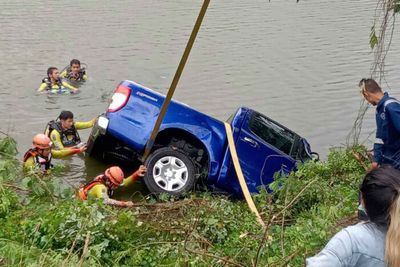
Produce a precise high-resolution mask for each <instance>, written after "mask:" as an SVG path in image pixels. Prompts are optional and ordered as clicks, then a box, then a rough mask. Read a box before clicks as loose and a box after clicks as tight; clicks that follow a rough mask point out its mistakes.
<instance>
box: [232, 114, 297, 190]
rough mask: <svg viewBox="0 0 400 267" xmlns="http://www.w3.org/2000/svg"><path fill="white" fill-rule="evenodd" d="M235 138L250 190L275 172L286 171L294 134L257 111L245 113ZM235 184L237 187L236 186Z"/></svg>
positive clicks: (291, 164)
mask: <svg viewBox="0 0 400 267" xmlns="http://www.w3.org/2000/svg"><path fill="white" fill-rule="evenodd" d="M247 116H248V117H247V118H246V120H245V122H244V123H243V124H242V128H241V130H240V133H239V136H238V138H237V139H236V149H237V153H238V157H239V161H240V165H241V167H242V171H243V175H244V177H245V178H246V182H247V185H248V187H249V190H250V192H258V190H257V187H258V186H260V185H265V186H267V185H268V184H269V183H271V182H272V181H273V178H274V174H275V173H276V172H284V173H289V172H290V171H291V170H292V169H293V168H294V166H295V163H296V161H295V159H293V158H292V157H290V156H289V155H290V154H291V150H292V148H293V144H294V140H295V138H296V134H295V133H293V132H291V131H290V130H289V129H287V128H285V127H283V126H281V125H279V124H278V123H276V122H274V121H272V120H271V119H269V118H267V117H266V116H264V115H262V114H260V113H257V112H248V115H247ZM235 187H236V186H235Z"/></svg>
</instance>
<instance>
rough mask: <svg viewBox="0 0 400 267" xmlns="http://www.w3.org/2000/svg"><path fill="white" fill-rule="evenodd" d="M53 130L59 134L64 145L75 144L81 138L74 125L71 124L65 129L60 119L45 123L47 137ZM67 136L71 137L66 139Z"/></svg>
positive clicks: (70, 145)
mask: <svg viewBox="0 0 400 267" xmlns="http://www.w3.org/2000/svg"><path fill="white" fill-rule="evenodd" d="M53 130H56V131H57V132H58V133H59V134H60V138H61V142H62V143H63V145H64V147H72V146H76V145H77V144H79V143H80V142H81V138H80V136H79V134H78V131H77V130H76V128H75V125H72V127H71V128H69V129H67V130H64V129H63V128H62V127H61V123H60V121H55V120H51V121H49V122H48V123H47V127H46V131H48V136H49V137H50V135H51V132H52V131H53ZM46 131H45V132H46ZM68 136H72V139H68ZM50 138H51V137H50Z"/></svg>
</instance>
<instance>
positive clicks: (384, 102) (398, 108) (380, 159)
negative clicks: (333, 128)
mask: <svg viewBox="0 0 400 267" xmlns="http://www.w3.org/2000/svg"><path fill="white" fill-rule="evenodd" d="M359 87H360V92H361V94H362V95H363V96H364V98H365V100H367V101H368V103H370V104H372V105H373V106H376V112H375V119H376V126H377V129H376V139H375V143H374V158H373V162H372V165H371V169H375V168H378V167H379V166H380V165H382V164H390V165H392V166H393V167H395V168H396V169H400V102H399V101H398V100H397V99H395V98H393V97H390V96H389V94H388V93H387V92H383V91H382V89H381V87H380V86H379V85H378V83H377V82H376V81H374V80H373V79H362V80H361V81H360V83H359Z"/></svg>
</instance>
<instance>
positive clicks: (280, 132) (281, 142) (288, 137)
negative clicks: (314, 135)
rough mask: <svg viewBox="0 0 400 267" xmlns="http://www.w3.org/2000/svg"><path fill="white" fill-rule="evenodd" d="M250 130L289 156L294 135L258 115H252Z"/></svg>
mask: <svg viewBox="0 0 400 267" xmlns="http://www.w3.org/2000/svg"><path fill="white" fill-rule="evenodd" d="M249 128H250V130H251V131H252V132H253V133H254V134H256V135H257V136H258V137H260V138H261V139H263V140H264V141H265V142H267V143H268V144H270V145H272V146H274V147H276V148H277V149H279V150H280V151H282V152H283V153H286V154H287V155H290V152H291V149H292V146H293V143H294V140H295V138H296V135H295V133H293V132H291V131H290V130H288V129H286V128H284V127H283V126H280V125H279V124H277V123H275V122H274V121H272V120H271V119H268V118H267V117H265V116H264V115H262V114H260V113H254V114H253V116H252V118H251V120H250V124H249Z"/></svg>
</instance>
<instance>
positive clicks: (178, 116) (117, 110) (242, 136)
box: [87, 80, 316, 197]
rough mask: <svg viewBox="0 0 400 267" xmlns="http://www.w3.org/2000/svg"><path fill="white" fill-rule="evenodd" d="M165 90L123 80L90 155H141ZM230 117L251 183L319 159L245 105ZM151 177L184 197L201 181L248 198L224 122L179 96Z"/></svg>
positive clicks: (155, 151)
mask: <svg viewBox="0 0 400 267" xmlns="http://www.w3.org/2000/svg"><path fill="white" fill-rule="evenodd" d="M164 99H165V96H164V95H161V94H160V93H157V92H155V91H153V90H151V89H149V88H146V87H144V86H142V85H140V84H138V83H135V82H132V81H128V80H126V81H123V82H121V83H120V84H119V85H118V86H117V88H116V89H115V91H114V94H113V96H112V101H111V103H110V105H109V106H108V108H107V110H106V112H105V113H104V114H103V115H101V116H100V117H99V118H98V120H97V122H96V124H95V126H94V127H93V129H92V132H91V134H90V136H89V140H88V149H87V152H88V153H89V155H91V156H96V157H98V158H101V159H106V158H110V157H111V159H112V160H114V159H122V160H124V159H125V160H133V161H135V160H136V161H137V160H140V159H141V155H142V154H143V152H144V148H145V146H146V143H147V142H148V140H149V137H150V134H151V131H152V129H153V127H154V125H155V122H156V119H157V117H158V114H159V112H160V108H161V105H162V103H163V101H164ZM227 122H228V123H229V124H230V125H231V127H232V132H233V138H234V141H235V144H236V150H237V154H238V158H239V162H240V165H241V168H242V170H243V174H244V177H245V178H246V183H247V186H248V188H249V190H250V192H252V193H257V192H258V187H260V186H268V184H269V183H271V182H272V181H273V179H274V174H275V173H276V172H281V173H285V174H287V173H289V172H290V171H292V170H294V169H295V168H296V165H297V164H298V163H302V162H304V161H306V160H309V159H311V158H312V157H313V154H316V153H313V152H312V151H311V149H310V145H309V143H308V142H307V141H306V139H304V138H303V137H301V136H300V135H298V134H296V133H294V132H293V131H291V130H289V129H288V128H286V127H284V126H283V125H281V124H279V123H277V122H276V121H274V120H272V119H270V118H268V117H267V116H265V115H263V114H261V113H259V112H257V111H255V110H252V109H250V108H247V107H240V108H239V109H238V110H237V111H236V112H235V113H234V114H233V115H232V116H230V118H229V119H228V120H227ZM145 164H146V166H147V169H148V171H147V173H146V175H145V177H144V182H145V184H146V186H147V187H148V189H149V190H150V191H151V192H154V193H161V192H166V193H169V194H172V195H180V194H182V193H184V192H187V191H189V190H192V189H193V188H194V185H195V184H196V182H197V181H200V180H201V181H204V182H205V183H206V184H207V185H208V186H209V187H210V188H213V189H218V190H223V191H226V192H229V193H231V194H233V195H234V196H237V197H241V196H242V191H241V188H240V185H239V182H238V179H237V176H236V173H235V170H234V167H233V163H232V159H231V154H230V153H229V149H228V142H227V136H226V131H225V127H224V123H223V122H222V121H219V120H217V119H215V118H212V117H210V116H208V115H206V114H203V113H201V112H199V111H197V110H194V109H192V108H191V107H189V106H187V105H185V104H183V103H180V102H178V101H174V100H172V101H171V103H170V105H169V107H168V110H167V112H166V114H165V117H164V119H163V122H162V124H161V126H160V130H159V132H158V135H157V137H156V139H155V142H154V146H153V148H152V151H151V154H150V155H149V157H148V158H147V160H146V163H145Z"/></svg>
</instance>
